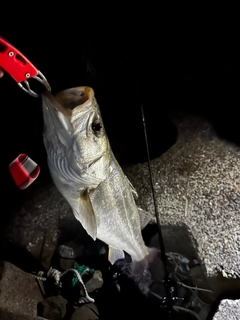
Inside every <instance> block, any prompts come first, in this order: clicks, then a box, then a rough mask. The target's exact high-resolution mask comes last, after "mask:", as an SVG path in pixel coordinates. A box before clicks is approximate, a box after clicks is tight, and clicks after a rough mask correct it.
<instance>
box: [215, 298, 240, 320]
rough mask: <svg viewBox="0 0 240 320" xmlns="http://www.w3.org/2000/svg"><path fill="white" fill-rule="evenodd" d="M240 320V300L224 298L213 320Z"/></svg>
mask: <svg viewBox="0 0 240 320" xmlns="http://www.w3.org/2000/svg"><path fill="white" fill-rule="evenodd" d="M230 319H231V320H238V319H240V300H229V299H224V300H222V301H221V302H220V304H219V307H218V310H217V312H216V313H215V315H214V317H213V320H230Z"/></svg>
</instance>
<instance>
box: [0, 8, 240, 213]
mask: <svg viewBox="0 0 240 320" xmlns="http://www.w3.org/2000/svg"><path fill="white" fill-rule="evenodd" d="M2 8H3V9H2ZM52 8H53V9H51V8H50V6H49V5H46V4H44V3H41V4H39V3H35V4H34V6H29V5H27V4H24V7H23V4H20V5H19V7H16V5H15V4H14V5H12V8H6V9H5V5H2V7H1V11H0V17H1V18H0V35H1V36H3V37H4V38H5V39H7V40H8V41H9V42H11V43H12V44H13V45H14V46H15V47H16V48H18V49H19V50H20V51H21V52H22V53H23V54H24V55H25V56H26V57H27V58H28V59H29V60H30V61H31V62H32V63H33V64H34V65H35V66H36V67H37V68H38V69H39V70H40V71H41V72H42V73H43V74H44V75H45V76H46V77H47V79H48V81H49V83H50V85H51V87H52V92H53V93H56V92H58V91H60V90H63V89H67V88H69V87H74V86H81V85H88V86H91V87H93V89H94V91H95V94H96V98H97V101H98V103H99V105H100V109H101V112H102V116H103V121H104V124H105V127H106V131H107V134H108V137H109V140H110V143H111V145H112V148H113V151H114V153H115V154H116V156H117V158H118V160H119V162H120V163H121V164H122V163H136V162H142V161H146V160H147V158H146V146H145V140H144V132H143V124H142V118H141V107H140V106H141V103H142V104H143V108H144V112H145V117H146V125H147V133H148V141H149V147H150V152H151V157H152V158H154V157H156V156H159V155H161V154H162V153H163V152H165V151H166V150H167V149H168V148H169V147H170V146H171V145H172V144H173V143H174V142H175V140H176V138H177V129H176V128H175V126H174V124H173V123H172V117H173V116H174V115H178V114H184V113H194V114H199V115H202V116H204V117H206V118H207V119H209V120H210V121H211V122H212V124H213V125H214V127H215V129H216V130H217V133H218V134H219V135H220V136H222V137H224V138H226V139H229V140H230V141H233V142H236V143H239V142H240V134H239V116H238V109H239V71H240V62H239V57H240V45H239V21H238V20H239V19H238V17H237V11H236V8H233V7H232V8H226V7H222V8H220V6H219V5H218V6H217V7H214V8H210V7H209V6H206V7H200V6H198V5H197V4H196V5H195V7H189V6H187V5H185V6H184V5H181V6H180V5H178V7H177V6H176V5H174V4H169V7H168V8H166V7H163V6H162V5H160V4H158V5H157V3H156V4H155V5H154V6H153V5H152V4H151V3H142V4H140V3H138V4H137V3H136V4H133V3H128V4H127V5H126V4H123V3H114V5H113V4H112V6H110V4H109V5H106V4H105V5H104V6H103V4H102V3H98V5H96V4H95V3H93V2H92V3H90V2H89V3H77V4H72V3H71V2H66V3H64V2H62V5H61V4H59V5H58V6H53V7H52ZM30 83H31V86H32V87H33V88H36V90H38V92H41V90H43V88H42V87H41V86H36V83H35V82H31V81H30ZM0 97H1V100H0V107H1V123H2V125H1V142H2V182H3V188H2V190H3V191H4V192H3V201H4V207H6V208H7V209H6V215H7V216H8V215H9V214H11V207H12V206H13V205H20V204H21V203H22V201H24V199H25V198H26V197H29V196H31V191H32V190H33V189H34V188H37V186H38V184H39V183H43V182H44V181H46V180H48V179H49V173H48V169H47V164H46V154H45V150H44V146H43V142H42V126H43V123H42V111H41V99H36V98H33V97H31V96H29V95H28V94H26V93H25V92H23V91H22V90H21V89H20V88H19V87H18V86H17V84H16V83H15V82H14V80H13V79H12V78H11V77H10V76H9V75H7V74H5V76H4V77H3V78H2V79H1V80H0ZM20 153H27V154H28V155H29V156H30V157H31V158H32V159H33V160H34V161H36V162H37V163H38V164H39V165H40V167H41V174H40V176H39V178H38V179H37V181H36V182H34V183H33V184H32V185H31V186H30V187H29V188H28V189H26V190H24V191H20V190H18V188H17V187H16V186H15V185H14V183H13V181H12V179H11V176H10V175H9V172H8V164H9V163H10V162H11V161H12V160H13V159H14V158H15V157H16V156H17V155H18V154H20ZM9 208H10V209H9ZM3 216H4V214H3V215H2V217H3Z"/></svg>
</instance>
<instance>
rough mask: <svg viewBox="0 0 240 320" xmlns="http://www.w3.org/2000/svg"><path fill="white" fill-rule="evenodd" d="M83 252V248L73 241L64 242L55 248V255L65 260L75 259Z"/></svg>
mask: <svg viewBox="0 0 240 320" xmlns="http://www.w3.org/2000/svg"><path fill="white" fill-rule="evenodd" d="M84 252H85V247H84V246H83V245H81V244H77V243H76V242H74V241H69V242H66V243H64V244H62V245H60V246H58V248H57V253H58V254H59V255H60V256H61V257H62V258H66V259H75V258H78V257H80V256H82V255H83V254H84Z"/></svg>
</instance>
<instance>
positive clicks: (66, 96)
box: [56, 87, 94, 111]
mask: <svg viewBox="0 0 240 320" xmlns="http://www.w3.org/2000/svg"><path fill="white" fill-rule="evenodd" d="M93 96H94V91H93V89H92V88H90V87H75V88H71V89H67V90H63V91H60V92H59V93H57V94H56V99H57V100H58V102H59V103H60V104H61V105H62V106H63V108H64V109H65V110H66V109H67V110H71V111H72V110H73V109H74V108H76V107H78V106H81V105H84V104H85V103H86V102H87V101H88V100H92V98H93Z"/></svg>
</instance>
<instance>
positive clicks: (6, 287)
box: [0, 262, 43, 319]
mask: <svg viewBox="0 0 240 320" xmlns="http://www.w3.org/2000/svg"><path fill="white" fill-rule="evenodd" d="M0 288H1V290H0V319H28V317H29V319H33V317H36V316H37V304H38V303H39V302H40V301H41V300H42V299H43V298H42V295H41V292H40V290H39V287H38V285H37V282H36V280H35V278H34V277H33V276H32V275H30V274H29V273H26V272H24V271H22V270H21V269H19V268H18V267H16V266H14V265H13V264H11V263H9V262H3V263H2V264H1V266H0ZM6 315H8V317H7V318H6ZM16 316H18V317H19V318H17V317H16ZM11 317H12V318H11ZM14 317H16V318H14Z"/></svg>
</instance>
